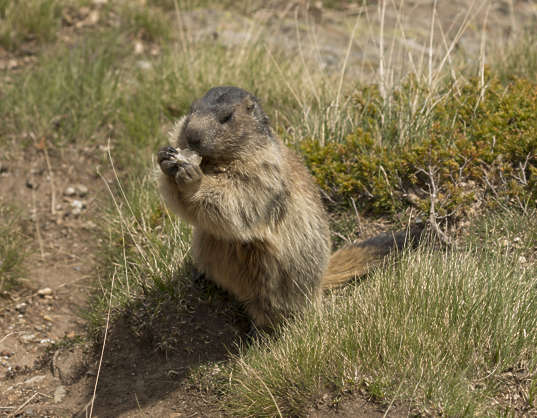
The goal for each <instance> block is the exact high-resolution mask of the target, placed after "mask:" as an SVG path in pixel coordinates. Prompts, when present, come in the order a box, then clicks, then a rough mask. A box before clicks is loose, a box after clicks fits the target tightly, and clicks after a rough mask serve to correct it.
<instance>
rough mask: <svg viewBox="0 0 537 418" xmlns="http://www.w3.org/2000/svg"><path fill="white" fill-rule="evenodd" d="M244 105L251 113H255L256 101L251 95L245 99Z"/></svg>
mask: <svg viewBox="0 0 537 418" xmlns="http://www.w3.org/2000/svg"><path fill="white" fill-rule="evenodd" d="M243 103H244V107H245V108H246V110H247V111H248V112H249V113H253V111H254V109H255V102H254V100H253V99H252V98H251V97H250V96H246V97H245V98H244V100H243Z"/></svg>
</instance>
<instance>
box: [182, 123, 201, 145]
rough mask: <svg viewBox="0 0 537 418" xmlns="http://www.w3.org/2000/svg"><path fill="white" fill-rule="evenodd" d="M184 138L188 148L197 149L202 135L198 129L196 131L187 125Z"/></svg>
mask: <svg viewBox="0 0 537 418" xmlns="http://www.w3.org/2000/svg"><path fill="white" fill-rule="evenodd" d="M185 137H186V141H187V143H188V145H189V147H191V148H197V147H198V146H199V145H200V143H201V137H202V135H201V131H200V130H199V129H196V128H195V127H193V126H191V125H190V124H189V125H188V126H187V128H186V131H185Z"/></svg>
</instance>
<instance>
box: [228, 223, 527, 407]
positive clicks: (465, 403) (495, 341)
mask: <svg viewBox="0 0 537 418" xmlns="http://www.w3.org/2000/svg"><path fill="white" fill-rule="evenodd" d="M529 215H530V216H529V217H528V216H525V215H521V214H520V213H509V214H507V215H506V214H504V213H502V215H501V216H497V215H492V216H489V217H488V219H487V220H486V221H485V220H483V221H482V222H481V226H480V228H481V229H480V232H478V231H476V230H473V231H472V234H471V235H470V237H472V239H473V240H475V239H476V236H478V237H479V239H480V244H479V246H478V245H476V243H475V242H474V243H466V244H465V246H464V248H462V249H461V250H457V251H447V252H439V251H434V250H431V249H428V248H427V247H423V248H421V249H420V250H418V251H417V252H414V253H407V254H405V255H404V256H403V257H402V260H401V262H399V263H388V264H387V265H386V266H384V267H383V268H380V269H378V270H376V271H375V273H374V274H372V275H371V276H370V277H368V278H367V280H365V281H364V282H363V283H361V284H360V285H359V286H348V287H347V288H346V289H344V290H342V291H339V292H336V293H334V294H332V295H331V296H330V297H328V298H326V300H325V303H323V304H322V306H321V307H320V308H319V309H318V310H317V311H312V312H310V315H309V316H308V317H307V318H306V319H305V320H304V321H301V322H299V323H291V324H289V326H288V327H287V328H286V329H285V330H284V331H283V332H282V335H281V336H279V338H278V339H277V340H275V341H271V340H267V341H264V342H262V343H260V344H258V345H256V346H255V347H253V348H251V349H250V350H248V351H245V352H243V354H242V356H241V357H240V358H238V359H236V360H235V361H234V362H233V363H231V364H230V365H229V366H228V368H227V369H226V371H225V372H224V374H226V375H229V376H231V381H230V383H229V386H227V388H226V395H225V396H224V402H225V404H226V407H229V408H231V409H230V410H231V412H232V415H240V416H247V415H248V416H276V415H278V414H279V412H281V414H282V415H283V416H290V415H300V414H301V413H302V411H304V410H305V408H307V407H308V406H309V405H311V404H313V403H315V401H317V400H319V399H321V397H322V396H323V395H324V394H325V393H326V391H327V390H328V391H329V392H332V393H333V400H334V402H336V403H337V398H338V395H340V394H342V393H344V392H346V391H351V392H362V393H363V392H365V393H367V395H368V396H370V397H371V398H373V399H376V400H378V401H380V402H382V403H385V404H390V403H391V402H395V403H396V404H397V403H400V402H403V403H410V404H411V410H413V411H414V412H418V413H421V414H426V415H428V414H433V415H436V414H444V415H446V416H467V415H468V416H474V415H484V414H493V415H496V414H501V413H504V412H505V411H509V410H511V411H513V410H514V409H510V408H515V407H516V411H517V413H524V412H526V411H530V410H532V409H533V408H535V407H536V406H537V405H536V404H535V397H534V395H532V394H531V392H532V390H534V389H532V388H534V386H535V379H536V378H537V376H536V375H535V364H536V361H537V357H536V356H535V350H534V349H533V347H534V346H535V344H536V342H537V341H536V340H537V334H536V333H535V332H534V329H535V325H536V323H535V321H536V318H537V295H536V294H535V292H534V290H535V286H536V285H537V282H536V273H537V268H536V263H535V261H536V260H535V250H534V249H533V248H532V249H531V250H529V252H528V248H527V246H526V244H522V243H523V242H526V243H528V242H532V240H534V239H535V233H534V232H533V231H535V229H536V224H535V213H531V214H529ZM529 231H531V232H529ZM533 242H535V241H533ZM530 245H531V244H530ZM523 254H525V256H524V257H525V258H521V257H522V256H523ZM524 260H525V261H524ZM261 382H263V383H262V384H261ZM512 392H514V393H518V394H519V395H520V396H521V399H520V402H518V403H517V404H516V405H514V404H513V403H511V402H512V401H511V399H510V395H509V394H510V393H512ZM278 410H279V411H278Z"/></svg>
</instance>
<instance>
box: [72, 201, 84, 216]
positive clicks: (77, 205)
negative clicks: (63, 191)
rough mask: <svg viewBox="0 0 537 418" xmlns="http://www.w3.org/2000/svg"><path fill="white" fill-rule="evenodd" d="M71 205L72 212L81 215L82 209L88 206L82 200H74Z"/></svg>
mask: <svg viewBox="0 0 537 418" xmlns="http://www.w3.org/2000/svg"><path fill="white" fill-rule="evenodd" d="M71 206H72V207H73V210H72V211H71V212H72V214H73V215H79V214H80V212H82V209H83V208H85V207H86V204H85V203H84V202H83V201H81V200H73V201H72V202H71Z"/></svg>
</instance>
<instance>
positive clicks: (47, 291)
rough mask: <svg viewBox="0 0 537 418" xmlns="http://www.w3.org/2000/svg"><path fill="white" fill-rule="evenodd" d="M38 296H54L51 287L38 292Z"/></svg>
mask: <svg viewBox="0 0 537 418" xmlns="http://www.w3.org/2000/svg"><path fill="white" fill-rule="evenodd" d="M37 294H38V295H39V296H41V297H44V296H49V295H52V289H51V288H50V287H44V288H42V289H39V290H38V291H37Z"/></svg>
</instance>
